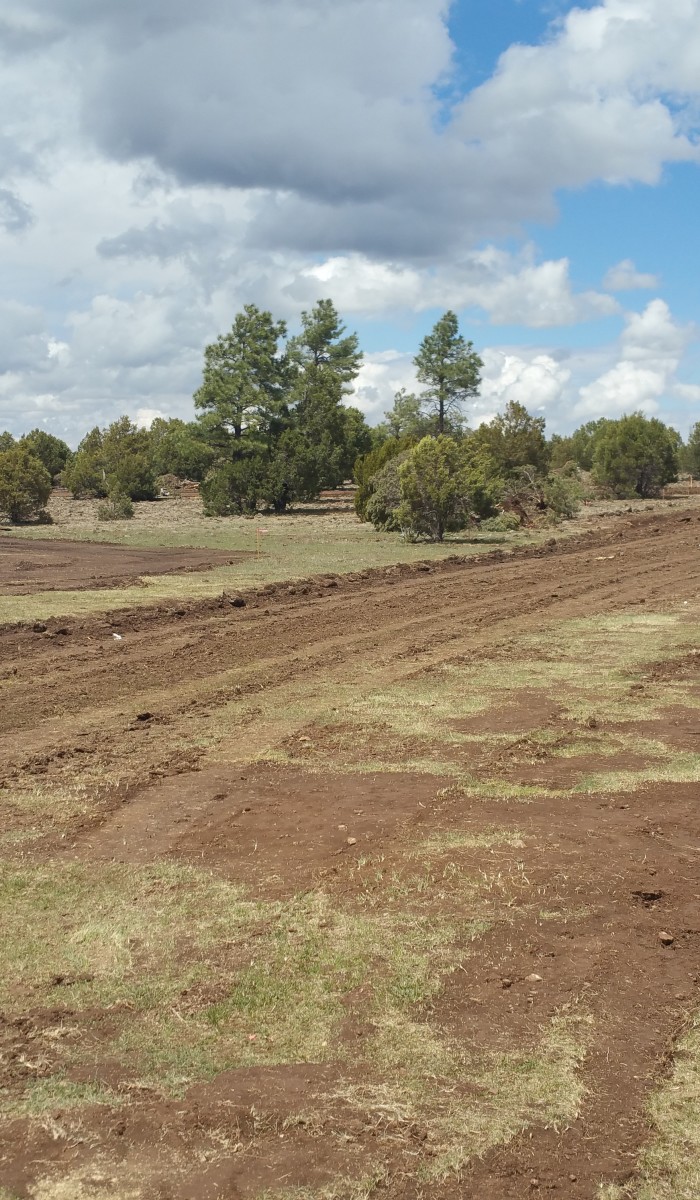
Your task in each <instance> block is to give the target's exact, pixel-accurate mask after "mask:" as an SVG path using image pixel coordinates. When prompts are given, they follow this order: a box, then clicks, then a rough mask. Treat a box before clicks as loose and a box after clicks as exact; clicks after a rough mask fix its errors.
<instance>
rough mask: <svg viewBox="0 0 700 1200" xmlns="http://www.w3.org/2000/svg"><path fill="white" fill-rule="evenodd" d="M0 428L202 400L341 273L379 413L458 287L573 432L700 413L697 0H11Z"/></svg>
mask: <svg viewBox="0 0 700 1200" xmlns="http://www.w3.org/2000/svg"><path fill="white" fill-rule="evenodd" d="M0 55H1V56H2V59H3V61H2V71H1V72H0V80H1V83H0V88H1V89H2V91H1V93H0V101H1V104H2V112H3V124H2V129H1V130H0V250H1V252H2V261H3V273H2V276H0V428H2V427H6V428H9V429H11V430H12V431H13V432H14V433H21V432H22V431H24V430H26V429H29V428H32V427H34V426H36V425H40V426H43V427H45V428H48V429H51V430H53V431H54V432H57V433H59V434H61V435H62V436H65V437H66V438H67V439H68V440H69V441H70V442H71V443H73V444H75V443H76V442H77V440H78V439H79V438H80V436H81V435H82V433H83V432H84V431H85V430H86V429H87V428H88V427H89V426H90V425H92V424H94V423H95V422H99V423H101V424H104V423H107V422H108V421H111V420H113V419H115V418H116V417H117V416H118V415H120V414H121V413H123V412H128V413H129V414H130V415H132V416H133V417H134V418H135V419H137V420H139V421H140V422H142V423H147V422H148V421H149V420H150V419H151V418H152V417H153V416H154V415H156V414H164V415H178V416H190V415H191V413H192V404H191V397H192V392H193V391H194V390H195V388H196V387H197V384H198V381H199V376H200V372H201V364H202V352H203V348H204V345H205V344H206V343H207V342H208V341H210V340H212V339H213V338H214V337H215V336H216V334H217V333H219V332H221V331H222V330H223V329H225V328H227V327H228V326H229V325H230V324H231V321H232V320H233V317H234V315H235V313H236V311H238V310H239V309H240V308H241V307H242V305H243V304H245V303H250V302H253V303H256V304H259V305H260V306H262V307H266V308H270V309H271V310H272V311H273V312H274V313H275V314H276V315H278V316H280V317H284V318H285V319H286V320H287V321H288V322H289V324H290V327H291V328H292V329H293V328H294V327H295V325H296V324H297V323H298V318H299V313H300V311H301V310H302V309H303V308H308V307H310V306H311V305H312V304H313V303H314V301H315V300H316V299H318V298H319V297H321V296H331V297H332V298H333V299H334V300H335V302H336V305H337V307H338V308H339V310H340V312H341V314H342V315H343V317H344V319H345V320H346V322H347V324H348V325H349V326H350V327H351V328H353V329H357V330H358V332H359V334H360V338H361V342H362V345H363V347H364V349H365V351H366V359H365V365H364V367H363V371H362V374H361V376H360V379H359V381H358V388H357V393H356V396H355V402H356V403H358V404H359V405H360V407H362V408H363V410H364V411H365V412H366V414H367V416H368V419H369V420H370V421H376V420H379V419H381V416H382V413H383V412H384V410H385V409H386V408H387V407H389V406H390V404H391V401H392V397H393V394H394V392H395V391H396V390H397V389H398V388H399V387H401V386H405V387H409V388H410V387H412V386H413V383H414V379H413V368H412V357H413V354H414V353H415V350H416V349H417V346H418V343H419V341H420V339H421V337H422V336H423V335H424V334H425V332H426V331H427V330H428V329H429V328H430V327H431V325H432V324H433V323H434V321H435V320H436V319H437V317H438V316H439V315H440V314H441V313H442V312H443V311H444V310H445V309H446V308H448V307H450V308H453V309H455V310H456V311H457V312H458V314H459V318H460V325H461V328H462V330H463V332H464V333H465V335H466V336H467V337H469V338H470V339H472V340H473V342H474V344H475V345H476V347H477V348H478V349H479V351H480V352H481V354H482V357H483V359H484V377H483V384H482V389H481V395H480V397H479V398H478V400H477V401H476V402H475V403H474V405H473V410H472V411H471V412H470V413H469V414H468V416H469V419H470V420H471V421H472V423H478V421H479V420H482V419H488V418H489V417H490V416H491V415H493V413H494V412H496V411H497V410H498V409H499V408H502V407H503V405H504V404H505V403H507V401H508V400H509V399H517V400H520V401H522V402H523V403H525V404H527V406H528V407H529V408H530V409H531V410H533V411H537V412H538V413H541V414H542V415H544V416H545V417H546V419H547V424H548V428H549V429H550V430H552V431H554V430H558V431H565V430H567V429H570V428H573V427H575V426H576V425H577V424H580V423H581V422H582V421H584V420H588V419H590V418H591V417H597V416H603V415H607V416H617V415H620V414H621V413H622V412H626V411H632V410H633V409H636V408H640V409H642V410H643V411H645V412H647V413H649V414H655V415H660V416H661V417H662V418H663V419H665V420H668V421H671V422H673V423H674V424H675V425H676V426H677V427H678V428H679V429H680V430H681V431H682V432H683V433H684V434H685V433H686V432H687V430H688V428H689V426H690V425H691V424H692V423H693V422H694V421H696V420H699V419H700V350H699V343H698V325H697V322H698V311H697V310H698V301H697V295H698V290H697V285H696V280H695V276H696V269H695V267H696V264H697V263H698V261H699V260H700V255H699V253H698V251H699V250H700V246H699V244H698V243H699V241H700V233H699V232H698V222H697V219H696V217H695V211H696V209H697V207H698V180H699V174H698V171H699V167H700V149H699V140H698V134H699V132H700V0H601V2H600V3H592V2H590V0H589V2H587V3H581V4H579V5H577V6H576V7H574V6H573V5H571V4H569V3H567V2H566V0H546V2H544V3H538V2H536V0H520V2H516V0H489V2H488V3H487V2H486V0H471V2H467V0H457V2H456V3H453V4H451V5H449V4H447V3H446V0H334V3H333V4H332V5H329V4H328V3H327V0H261V3H259V4H256V5H252V6H251V5H250V4H249V3H248V2H247V0H246V2H244V0H201V2H200V3H199V4H198V5H197V6H193V5H192V4H191V3H190V2H189V0H101V2H100V3H95V2H94V0H90V2H88V0H22V3H21V4H20V3H19V0H0Z"/></svg>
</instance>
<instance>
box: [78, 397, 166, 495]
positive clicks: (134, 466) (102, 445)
mask: <svg viewBox="0 0 700 1200" xmlns="http://www.w3.org/2000/svg"><path fill="white" fill-rule="evenodd" d="M155 479H156V473H155V471H154V469H153V465H152V458H151V446H150V443H149V434H148V433H147V431H146V430H145V429H137V428H136V426H135V425H134V424H133V422H132V421H131V420H130V419H129V417H120V418H119V420H118V421H114V422H113V423H112V424H111V425H110V426H109V428H108V429H106V430H105V431H104V432H103V431H102V430H101V429H99V428H98V427H97V426H95V428H94V429H91V430H90V433H88V434H87V436H86V437H84V438H83V440H82V442H81V443H80V445H79V446H78V450H77V452H76V454H75V456H74V457H73V458H72V459H71V460H70V462H69V463H68V464H67V466H66V468H65V470H64V472H63V481H64V483H65V485H66V487H67V488H70V490H71V492H72V493H73V495H74V496H76V497H79V496H97V497H103V496H107V495H111V494H112V493H119V494H123V495H126V496H129V497H130V498H131V499H132V500H153V499H155V495H156V485H155Z"/></svg>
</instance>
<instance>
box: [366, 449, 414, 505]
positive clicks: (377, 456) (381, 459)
mask: <svg viewBox="0 0 700 1200" xmlns="http://www.w3.org/2000/svg"><path fill="white" fill-rule="evenodd" d="M410 445H411V440H410V438H387V439H386V441H384V442H381V443H380V445H379V446H377V447H376V449H374V450H371V451H370V452H369V454H363V455H361V457H360V458H358V459H357V461H356V463H355V467H354V471H353V476H354V479H355V483H356V484H357V491H356V492H355V512H356V513H357V515H358V517H359V518H360V520H361V521H368V520H369V519H370V518H369V517H368V515H367V505H368V503H369V500H370V497H371V496H372V493H373V491H374V480H375V477H376V476H377V475H378V474H379V472H380V471H381V470H382V467H384V466H385V464H386V463H388V462H389V460H390V459H392V458H395V457H396V455H397V454H400V453H401V452H402V451H403V450H406V449H408V448H409V446H410Z"/></svg>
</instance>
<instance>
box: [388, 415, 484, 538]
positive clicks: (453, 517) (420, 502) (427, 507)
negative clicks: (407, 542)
mask: <svg viewBox="0 0 700 1200" xmlns="http://www.w3.org/2000/svg"><path fill="white" fill-rule="evenodd" d="M399 480H400V484H401V503H400V505H399V508H398V510H397V520H398V524H399V526H400V527H401V528H402V529H407V530H409V531H410V532H411V533H412V534H413V535H414V536H418V537H427V538H429V539H430V541H433V542H441V541H442V540H443V538H444V536H445V534H446V533H447V532H448V531H449V530H454V529H462V528H463V527H464V526H465V525H466V523H467V521H468V519H469V481H468V478H467V473H466V464H465V461H464V457H463V455H462V454H461V453H460V448H459V446H458V444H457V442H455V441H454V440H453V439H452V438H448V437H445V436H444V435H442V434H440V435H439V436H438V437H436V438H431V437H427V438H423V439H422V440H421V441H420V442H419V443H418V445H417V446H414V447H413V449H412V450H411V451H410V452H409V454H408V456H407V458H406V460H405V462H403V463H402V464H401V466H400V468H399Z"/></svg>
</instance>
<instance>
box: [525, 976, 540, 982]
mask: <svg viewBox="0 0 700 1200" xmlns="http://www.w3.org/2000/svg"><path fill="white" fill-rule="evenodd" d="M525 982H526V983H541V982H542V976H541V975H535V974H532V975H528V977H527V979H526V980H525Z"/></svg>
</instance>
